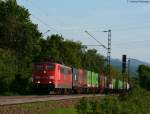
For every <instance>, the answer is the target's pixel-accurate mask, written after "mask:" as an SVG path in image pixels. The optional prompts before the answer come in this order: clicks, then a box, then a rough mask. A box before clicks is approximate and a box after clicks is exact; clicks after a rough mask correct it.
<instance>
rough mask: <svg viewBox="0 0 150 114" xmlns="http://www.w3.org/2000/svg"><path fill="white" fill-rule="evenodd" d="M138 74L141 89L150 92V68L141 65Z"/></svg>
mask: <svg viewBox="0 0 150 114" xmlns="http://www.w3.org/2000/svg"><path fill="white" fill-rule="evenodd" d="M138 74H139V81H140V85H141V87H144V88H146V89H147V90H150V67H149V66H145V65H140V66H139V68H138Z"/></svg>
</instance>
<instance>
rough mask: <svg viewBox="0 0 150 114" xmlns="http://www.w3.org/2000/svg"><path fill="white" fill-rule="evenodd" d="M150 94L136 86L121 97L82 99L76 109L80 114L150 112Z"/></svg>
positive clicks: (137, 113)
mask: <svg viewBox="0 0 150 114" xmlns="http://www.w3.org/2000/svg"><path fill="white" fill-rule="evenodd" d="M149 96H150V92H148V91H146V90H144V89H142V88H140V87H139V86H136V87H134V88H133V89H132V90H131V91H130V92H129V93H127V94H121V95H120V96H119V97H117V96H108V97H105V98H103V99H100V100H98V99H96V98H93V99H92V100H89V99H87V98H86V99H85V98H84V99H81V101H80V102H79V104H78V105H77V106H78V108H76V109H77V111H78V114H150V108H149V107H150V97H149ZM82 102H84V103H86V106H87V105H88V107H84V106H82V105H84V103H82ZM79 106H81V108H80V107H79ZM85 108H86V110H85Z"/></svg>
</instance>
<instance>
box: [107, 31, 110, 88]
mask: <svg viewBox="0 0 150 114" xmlns="http://www.w3.org/2000/svg"><path fill="white" fill-rule="evenodd" d="M110 59H111V30H108V50H107V67H108V87H109V84H111V71H110V70H111V68H110Z"/></svg>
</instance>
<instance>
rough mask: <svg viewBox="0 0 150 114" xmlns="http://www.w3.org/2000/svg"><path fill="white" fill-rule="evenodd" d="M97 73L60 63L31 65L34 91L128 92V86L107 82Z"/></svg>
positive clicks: (63, 92)
mask: <svg viewBox="0 0 150 114" xmlns="http://www.w3.org/2000/svg"><path fill="white" fill-rule="evenodd" d="M109 81H110V83H109V85H108V79H107V77H106V76H104V75H100V74H99V73H96V72H93V71H90V70H83V69H77V68H71V67H68V66H65V65H63V64H60V63H56V62H50V61H44V62H36V63H34V65H33V84H34V87H35V88H36V90H38V91H40V92H43V91H47V92H49V93H56V94H73V93H104V92H106V91H107V92H122V91H128V90H129V88H130V85H129V83H128V82H124V83H123V81H121V80H118V79H114V78H113V79H111V80H109Z"/></svg>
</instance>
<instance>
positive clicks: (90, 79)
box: [86, 70, 92, 87]
mask: <svg viewBox="0 0 150 114" xmlns="http://www.w3.org/2000/svg"><path fill="white" fill-rule="evenodd" d="M86 75H87V87H91V86H92V72H91V71H88V70H87V71H86Z"/></svg>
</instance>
